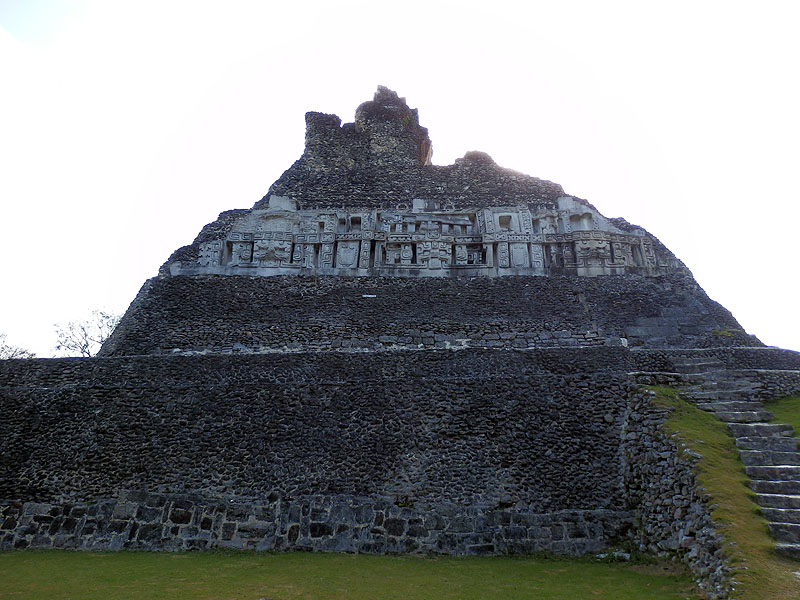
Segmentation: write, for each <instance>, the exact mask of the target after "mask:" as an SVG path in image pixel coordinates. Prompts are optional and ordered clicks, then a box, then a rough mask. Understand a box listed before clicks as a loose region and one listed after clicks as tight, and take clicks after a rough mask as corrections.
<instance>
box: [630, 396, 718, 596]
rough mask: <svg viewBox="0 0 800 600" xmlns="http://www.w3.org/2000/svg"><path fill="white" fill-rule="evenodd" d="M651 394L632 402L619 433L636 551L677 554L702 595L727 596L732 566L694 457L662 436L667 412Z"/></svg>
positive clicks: (667, 415) (668, 554)
mask: <svg viewBox="0 0 800 600" xmlns="http://www.w3.org/2000/svg"><path fill="white" fill-rule="evenodd" d="M652 394H653V393H652V392H643V393H641V394H640V395H639V396H638V397H637V398H635V399H634V400H633V402H632V403H631V409H630V413H629V414H628V420H627V423H626V426H625V431H624V439H625V441H624V443H623V446H624V452H625V481H626V486H625V487H626V491H627V493H628V500H629V503H630V505H631V506H632V507H635V512H636V521H637V525H638V526H637V528H636V530H635V534H634V535H635V536H636V538H637V540H638V543H639V549H640V550H641V551H643V552H649V553H651V554H656V555H661V556H677V557H679V558H680V559H681V560H682V561H683V562H684V563H685V564H686V565H687V566H688V567H689V568H690V569H691V571H692V573H693V574H694V576H695V578H696V580H697V582H698V584H699V586H700V588H701V589H702V590H703V592H704V593H705V595H706V596H705V597H707V598H710V599H715V598H729V597H730V596H729V594H730V593H731V591H732V582H731V575H732V571H733V569H732V567H731V566H730V565H729V564H728V563H727V561H726V560H725V559H724V557H723V556H722V551H721V548H722V546H723V544H724V539H723V538H722V536H721V535H720V534H719V533H718V532H717V529H716V526H715V524H714V522H713V520H712V518H711V509H710V507H709V505H708V496H707V495H706V494H705V492H704V491H703V489H702V488H699V487H698V484H697V478H696V477H695V474H694V472H693V470H692V468H693V466H694V464H695V463H696V462H697V460H698V458H699V457H698V456H697V455H694V456H692V455H691V454H689V453H688V452H687V451H685V449H684V448H682V447H679V444H678V442H677V441H676V440H675V439H674V438H671V437H667V436H666V435H665V433H664V430H663V425H664V423H665V421H666V420H667V418H668V417H669V411H667V410H661V409H657V408H655V407H653V406H652V404H651V398H652Z"/></svg>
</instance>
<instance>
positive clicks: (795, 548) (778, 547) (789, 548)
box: [775, 543, 800, 560]
mask: <svg viewBox="0 0 800 600" xmlns="http://www.w3.org/2000/svg"><path fill="white" fill-rule="evenodd" d="M775 551H776V552H777V553H778V554H782V555H783V556H788V557H789V558H796V559H797V560H800V544H785V543H784V544H775Z"/></svg>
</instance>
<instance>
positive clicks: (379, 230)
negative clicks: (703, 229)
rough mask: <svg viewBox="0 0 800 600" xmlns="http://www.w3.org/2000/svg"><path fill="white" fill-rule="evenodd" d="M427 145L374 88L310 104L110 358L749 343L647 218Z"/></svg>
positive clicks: (131, 316) (388, 95)
mask: <svg viewBox="0 0 800 600" xmlns="http://www.w3.org/2000/svg"><path fill="white" fill-rule="evenodd" d="M431 149H432V145H431V141H430V139H429V137H428V132H427V130H426V129H425V128H423V127H420V125H419V119H418V116H417V111H416V110H411V109H410V108H409V107H408V106H407V105H406V102H405V100H404V99H402V98H399V97H398V96H397V94H396V93H394V92H392V91H390V90H388V89H386V88H383V87H381V88H379V89H378V92H377V93H376V94H375V98H374V100H372V101H369V102H365V103H364V104H362V105H361V106H359V107H358V109H357V111H356V118H355V123H348V124H345V125H341V121H340V119H339V118H338V117H337V116H335V115H325V114H320V113H313V112H311V113H307V114H306V147H305V151H304V153H303V156H302V157H301V158H300V159H299V160H298V161H297V162H296V163H295V164H294V165H292V167H291V168H290V169H289V170H287V171H286V172H285V173H284V174H283V175H282V176H281V177H280V179H278V181H276V182H275V183H274V184H273V185H272V187H271V188H270V190H269V192H268V193H267V195H266V196H264V198H262V199H261V200H260V201H258V202H256V204H255V206H253V208H251V209H249V210H232V211H227V212H224V213H222V214H221V215H220V216H219V219H218V220H217V221H215V222H214V223H210V224H209V225H207V226H206V227H205V228H204V229H203V230H202V231H201V232H200V234H199V235H198V236H197V239H196V240H195V241H194V243H193V244H192V245H191V246H186V247H183V248H180V249H179V250H177V251H176V252H175V253H174V254H173V255H172V256H171V257H170V259H169V260H168V261H167V262H166V263H165V264H164V266H163V267H162V268H161V271H160V273H159V277H157V278H155V279H153V280H151V281H149V282H148V283H147V284H146V285H145V287H144V288H143V289H142V291H141V292H140V294H139V296H138V297H137V299H136V300H135V302H134V303H133V305H132V306H131V308H130V310H129V311H128V313H127V314H126V315H125V318H124V319H123V321H122V323H121V324H120V327H119V328H118V329H117V332H116V334H115V335H114V336H113V338H112V339H111V340H110V341H109V342H108V343H107V344H106V346H105V347H104V348H103V351H102V355H104V356H124V355H132V354H165V353H192V352H209V351H212V352H231V351H233V352H266V351H286V350H294V351H311V350H313V351H316V350H325V349H341V348H349V349H361V350H365V351H380V350H386V349H400V348H407V349H432V348H500V347H505V348H541V347H548V346H558V347H563V346H581V347H586V346H619V345H630V346H646V347H668V346H687V345H689V346H704V345H719V343H720V342H721V341H724V342H726V343H729V344H742V343H745V344H747V345H752V344H754V343H755V344H758V342H757V341H755V340H751V339H749V338H748V337H747V336H744V335H742V334H741V327H740V326H739V324H738V323H737V322H736V321H735V320H734V319H733V317H732V316H731V315H730V314H729V313H728V312H727V311H726V310H724V309H723V308H722V307H720V306H719V305H718V304H716V303H715V302H712V301H710V300H709V299H708V297H707V296H706V294H705V293H704V292H703V290H702V289H701V288H700V287H699V286H698V285H697V283H696V282H695V281H694V279H693V278H692V276H691V273H690V272H689V271H688V269H687V268H686V267H685V266H684V265H683V263H681V262H680V261H679V260H678V259H677V258H675V256H674V255H673V254H672V253H671V252H670V251H669V250H668V249H667V248H665V247H664V246H663V245H662V244H661V243H660V242H659V241H658V240H657V239H656V238H655V237H653V236H652V235H650V234H648V233H647V232H646V231H645V230H644V229H642V228H640V227H636V226H633V225H630V224H629V223H627V222H626V221H624V220H623V219H607V218H606V217H604V216H603V215H601V214H600V213H599V212H598V210H597V209H596V208H595V207H594V206H592V205H591V204H589V203H588V202H586V201H585V200H581V199H580V198H576V197H573V196H569V195H567V194H566V193H565V192H564V190H563V189H562V188H561V186H559V185H557V184H554V183H551V182H549V181H543V180H541V179H537V178H535V177H530V176H528V175H523V174H521V173H517V172H514V171H511V170H509V169H503V168H501V167H499V166H497V165H496V164H495V163H494V161H493V160H492V159H491V158H490V157H489V156H488V155H486V154H483V153H480V152H468V153H467V154H466V155H465V156H464V158H463V159H460V160H457V161H456V163H455V164H454V165H449V166H434V165H432V164H431V163H430V156H431ZM607 275H608V276H611V277H599V276H607ZM230 276H239V277H233V278H232V277H230ZM398 278H403V279H402V280H400V279H398ZM715 331H717V332H720V331H725V332H727V333H729V334H735V335H726V336H724V337H722V336H719V335H715V334H714V332H715Z"/></svg>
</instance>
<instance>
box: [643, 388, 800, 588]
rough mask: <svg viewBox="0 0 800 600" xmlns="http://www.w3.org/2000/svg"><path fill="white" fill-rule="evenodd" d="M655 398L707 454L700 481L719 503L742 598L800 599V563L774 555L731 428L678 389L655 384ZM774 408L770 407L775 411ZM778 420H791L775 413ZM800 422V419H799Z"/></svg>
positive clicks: (716, 513)
mask: <svg viewBox="0 0 800 600" xmlns="http://www.w3.org/2000/svg"><path fill="white" fill-rule="evenodd" d="M652 389H654V390H655V391H656V397H655V400H654V402H656V403H657V404H659V405H661V406H666V407H669V408H671V409H672V414H671V415H670V418H669V420H668V422H667V429H668V431H669V432H670V433H677V434H678V435H679V436H680V437H681V439H682V440H683V441H684V442H685V443H686V445H687V446H689V447H690V448H691V449H692V450H694V451H695V452H697V453H698V454H700V455H702V457H703V458H702V459H701V460H700V461H699V463H698V464H697V467H696V472H697V479H698V482H699V483H700V485H702V486H703V487H704V488H705V489H706V491H707V492H708V493H709V494H711V497H712V502H713V503H715V504H716V506H715V507H714V509H713V511H712V516H713V518H714V520H715V521H716V522H717V523H718V524H719V525H720V529H721V531H722V533H723V535H724V536H725V538H726V539H727V540H728V542H729V544H728V546H727V547H726V549H725V551H726V553H727V554H728V556H729V557H730V558H731V559H732V561H733V563H734V564H735V565H737V566H739V567H746V568H744V569H740V571H739V572H738V573H737V575H736V579H737V581H739V583H740V584H739V586H738V588H737V596H736V597H737V598H739V599H740V600H749V599H759V600H760V599H764V598H769V599H770V600H783V599H786V600H797V598H800V579H798V577H797V576H796V575H795V574H794V572H795V571H800V563H799V562H796V561H792V560H789V559H786V558H783V557H781V556H778V555H777V554H775V551H774V547H775V542H774V540H773V539H772V538H771V537H770V535H769V532H768V530H767V523H766V521H765V520H764V519H763V518H762V517H761V516H760V514H759V512H758V511H759V509H758V506H757V505H756V504H755V502H754V499H755V494H754V493H753V492H752V491H751V490H750V488H749V487H747V482H748V478H747V476H746V475H745V472H744V465H743V464H742V462H741V461H740V460H739V455H738V452H737V451H736V446H735V444H734V440H733V438H732V437H731V435H730V434H729V433H728V428H727V426H726V425H725V424H724V423H723V422H722V421H720V420H719V419H717V418H716V417H715V416H714V415H712V414H711V413H708V412H705V411H703V410H700V409H699V408H697V407H696V406H694V405H693V404H690V403H688V402H686V401H684V400H682V399H681V398H679V397H678V394H677V393H676V392H675V390H672V389H670V388H663V387H656V388H652ZM793 400H796V401H797V402H796V403H795V408H794V411H795V417H798V416H800V399H793ZM774 407H775V406H774V405H772V406H770V410H772V409H773V408H774ZM775 422H787V421H783V420H781V418H778V417H777V415H776V418H775ZM798 424H800V419H798Z"/></svg>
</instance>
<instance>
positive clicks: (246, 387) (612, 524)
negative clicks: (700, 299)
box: [0, 348, 729, 597]
mask: <svg viewBox="0 0 800 600" xmlns="http://www.w3.org/2000/svg"><path fill="white" fill-rule="evenodd" d="M632 354H634V353H632V352H631V351H629V350H627V349H624V348H596V349H591V348H581V349H570V348H553V349H540V350H525V351H513V350H510V351H509V350H495V351H487V350H477V349H465V350H461V351H452V350H440V351H436V350H434V351H430V352H424V353H422V352H385V353H378V354H365V353H333V352H330V353H319V352H317V353H294V354H261V355H238V356H232V355H205V356H161V357H158V356H134V357H122V358H105V359H41V360H28V361H25V360H13V361H2V362H0V398H2V402H3V407H4V419H3V420H0V457H2V461H0V549H12V548H51V547H61V548H78V549H94V550H101V549H109V550H118V549H128V548H130V549H134V548H136V549H151V550H179V549H202V548H213V547H230V548H241V549H261V550H266V549H271V550H293V549H296V550H300V549H302V550H318V551H352V552H370V553H386V552H398V553H408V552H411V553H429V552H432V553H444V554H457V555H461V554H507V553H528V552H540V551H547V552H554V553H559V554H581V553H584V552H592V551H599V550H602V549H604V548H607V547H608V546H609V545H610V544H615V543H620V542H622V541H624V540H630V539H631V538H633V539H635V540H638V541H639V543H640V544H641V545H642V548H643V549H649V550H654V551H657V552H666V553H672V554H677V555H679V556H680V557H681V558H682V559H683V560H685V561H686V562H687V564H689V565H690V566H691V567H692V569H693V571H694V572H695V574H696V576H697V577H698V578H699V579H700V580H702V582H703V585H705V586H706V587H705V589H706V590H708V591H709V597H715V596H714V594H716V593H717V592H719V590H723V589H726V588H725V586H726V585H727V583H726V582H727V581H728V579H729V570H728V568H727V566H725V565H724V563H723V562H722V561H721V560H720V559H719V558H718V556H716V554H717V552H716V551H717V550H718V548H719V538H718V537H717V536H716V533H715V532H714V530H713V526H712V523H711V521H710V518H709V516H708V509H707V506H706V504H705V499H704V497H703V495H702V492H700V491H698V490H697V489H696V482H695V480H694V477H693V475H692V474H691V471H690V465H689V464H688V463H686V462H685V461H684V460H683V459H682V458H680V456H679V454H678V452H677V449H676V448H675V445H674V443H673V442H672V441H670V440H668V439H665V438H664V436H663V433H662V432H661V430H660V425H661V424H662V423H663V421H664V418H665V414H664V413H663V412H660V411H657V410H654V409H653V408H652V407H651V406H650V405H649V398H648V397H647V396H645V395H643V394H642V393H641V392H639V391H638V388H637V387H636V386H635V385H634V382H633V377H632V376H630V375H628V372H630V371H632V370H633V369H634V362H635V359H634V358H633V357H632Z"/></svg>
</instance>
